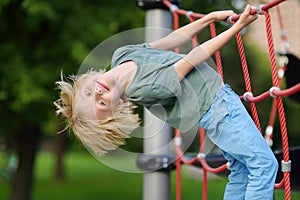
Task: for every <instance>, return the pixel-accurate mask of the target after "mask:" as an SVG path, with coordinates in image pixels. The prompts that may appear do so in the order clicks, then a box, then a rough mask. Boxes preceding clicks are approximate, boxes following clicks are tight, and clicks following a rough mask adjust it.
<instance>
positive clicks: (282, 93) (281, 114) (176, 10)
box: [163, 0, 300, 200]
mask: <svg viewBox="0 0 300 200" xmlns="http://www.w3.org/2000/svg"><path fill="white" fill-rule="evenodd" d="M283 1H285V0H275V1H273V2H271V3H268V4H265V5H263V6H262V7H261V10H262V11H263V13H264V14H265V17H266V30H267V36H268V44H269V54H270V60H271V71H272V80H273V85H274V86H275V87H277V88H278V90H277V89H274V90H272V91H268V92H265V93H262V94H261V95H259V96H257V97H253V95H246V94H245V95H244V96H243V97H241V99H243V100H246V101H250V108H251V111H252V113H253V119H254V122H255V123H256V124H257V126H258V127H259V129H260V125H259V120H258V115H257V111H256V108H255V107H254V106H255V105H254V103H256V102H259V101H262V100H263V99H265V98H267V97H269V96H275V97H276V99H274V102H276V103H277V110H278V114H279V120H280V126H281V133H282V143H283V157H284V162H288V161H289V151H288V149H289V148H288V137H287V129H286V121H285V114H284V108H283V103H282V98H281V96H287V95H291V94H294V93H296V92H299V91H300V84H297V85H295V86H293V87H291V88H289V89H286V90H280V89H279V83H278V77H277V73H276V59H275V53H274V46H273V41H272V40H273V37H272V31H271V23H270V17H269V14H268V12H266V11H267V10H268V9H269V8H272V7H274V6H276V5H278V4H279V3H281V2H283ZM163 3H164V4H165V5H166V6H167V7H169V8H170V9H171V10H172V12H173V17H174V29H178V28H179V16H178V15H179V14H180V15H186V16H188V17H189V19H190V21H191V22H192V21H194V18H201V17H203V16H204V15H203V14H198V13H192V12H189V13H188V11H185V10H182V9H179V8H178V7H177V6H174V5H172V4H171V3H170V2H169V1H168V0H163ZM256 13H257V10H251V14H256ZM239 17H240V15H237V16H234V17H232V18H231V20H232V21H233V22H234V21H237V20H238V19H239ZM210 29H211V35H212V37H215V36H216V31H215V26H214V24H210ZM239 37H240V35H239V34H237V41H238V44H239V51H240V55H241V62H242V66H243V71H244V78H245V84H246V91H247V92H251V84H250V77H249V73H248V68H247V64H246V59H245V55H244V49H243V46H242V40H241V39H239ZM196 42H197V38H196V37H194V38H193V47H195V46H196V45H197V43H196ZM175 51H176V52H178V49H175ZM215 57H216V63H217V70H218V72H219V74H220V76H221V77H222V79H223V72H222V65H221V56H220V53H219V51H218V52H216V54H215ZM244 68H245V69H244ZM251 94H252V93H251ZM275 111H276V110H275ZM201 132H203V131H201V130H200V133H201ZM201 134H203V135H202V136H201V135H200V137H202V138H200V145H201V148H200V154H199V156H198V157H194V158H192V159H189V160H188V159H186V158H185V157H184V153H183V152H182V149H181V144H180V145H178V144H177V145H176V174H177V175H176V199H177V200H180V198H181V191H180V189H181V184H180V176H181V174H180V165H181V162H183V163H184V164H193V163H195V162H197V161H199V162H200V163H201V165H202V167H203V177H204V182H203V199H207V182H206V179H207V175H206V173H207V171H208V172H213V173H218V172H221V171H223V170H224V169H226V165H222V166H220V167H218V168H211V167H210V166H209V165H208V164H207V163H206V160H205V156H203V155H205V154H203V152H204V150H203V149H202V148H204V145H203V143H202V142H201V140H204V132H203V133H201ZM179 137H180V132H179V131H178V130H176V138H178V140H179ZM180 140H181V139H180ZM201 143H202V144H201ZM283 175H284V178H283V180H282V181H281V182H280V183H277V184H275V188H282V187H285V199H286V200H289V199H290V177H289V175H290V173H289V172H284V173H283Z"/></svg>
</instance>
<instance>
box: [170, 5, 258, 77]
mask: <svg viewBox="0 0 300 200" xmlns="http://www.w3.org/2000/svg"><path fill="white" fill-rule="evenodd" d="M250 11H251V6H249V5H248V6H247V7H246V8H245V10H244V12H243V13H242V15H241V16H240V18H239V20H238V21H237V22H236V23H235V24H234V25H233V26H232V27H231V28H229V29H228V30H226V31H224V32H223V33H221V34H219V35H218V36H217V37H215V38H212V39H210V40H208V41H206V42H204V43H203V44H201V45H200V46H198V47H196V48H194V49H193V50H191V51H190V52H189V53H188V54H187V55H186V56H185V57H184V58H183V59H181V60H179V61H178V62H176V63H175V64H174V67H175V70H176V72H177V74H178V77H179V79H180V80H181V79H182V78H183V77H184V76H185V75H186V74H188V73H189V72H190V71H191V70H192V69H193V68H194V66H196V65H198V64H199V63H201V62H203V61H205V60H206V59H207V58H209V57H210V56H211V55H212V54H213V53H214V52H215V51H217V50H218V49H220V48H221V47H222V46H223V45H224V44H226V43H227V42H228V41H229V40H230V39H231V38H232V37H233V36H234V35H235V34H236V33H238V32H239V31H240V30H242V29H243V28H244V27H245V26H247V25H248V24H250V23H251V22H252V21H254V20H255V19H257V17H258V16H257V15H251V14H250Z"/></svg>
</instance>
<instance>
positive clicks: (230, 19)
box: [225, 16, 233, 24]
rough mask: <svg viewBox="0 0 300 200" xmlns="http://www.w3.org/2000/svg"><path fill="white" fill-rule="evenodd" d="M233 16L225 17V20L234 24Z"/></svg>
mask: <svg viewBox="0 0 300 200" xmlns="http://www.w3.org/2000/svg"><path fill="white" fill-rule="evenodd" d="M232 17H233V16H229V17H227V18H226V19H225V21H227V22H228V23H229V24H232Z"/></svg>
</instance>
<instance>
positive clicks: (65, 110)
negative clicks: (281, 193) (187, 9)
mask: <svg viewBox="0 0 300 200" xmlns="http://www.w3.org/2000/svg"><path fill="white" fill-rule="evenodd" d="M250 12H251V6H249V5H248V6H247V7H246V8H245V10H244V12H243V13H242V14H241V16H240V18H239V20H238V21H237V22H236V23H235V24H234V25H233V26H231V27H230V28H229V29H228V30H226V31H224V32H222V33H220V34H219V35H218V36H216V37H214V38H212V39H210V40H208V41H206V42H204V43H203V44H201V45H199V46H198V47H196V48H194V49H193V50H191V51H190V52H189V53H187V54H186V55H183V54H177V53H175V52H173V51H170V50H171V49H173V48H175V47H178V46H181V45H182V44H184V43H186V42H187V41H188V40H189V39H190V38H192V37H194V36H196V35H197V34H198V33H199V32H201V30H202V29H203V28H205V27H206V26H208V25H209V24H210V23H212V22H214V21H223V20H225V19H227V18H228V17H230V16H233V15H235V13H234V12H233V11H216V12H212V13H209V14H207V15H206V16H204V17H203V18H201V19H199V20H197V21H194V22H193V23H190V24H188V25H186V26H184V27H182V28H179V29H177V30H175V31H173V32H172V33H170V34H169V35H167V36H166V37H164V38H162V39H159V40H156V41H153V42H150V43H143V44H136V45H127V46H124V47H121V48H119V49H117V50H116V51H115V53H114V55H113V57H112V61H111V66H112V69H111V70H109V71H95V70H89V71H87V72H86V73H85V74H82V75H79V76H72V77H71V80H72V82H71V83H69V82H67V81H65V80H63V79H62V80H61V81H58V82H57V84H58V86H59V89H60V92H61V93H60V99H59V100H57V101H56V102H55V105H56V108H57V114H62V115H63V116H64V117H65V118H66V119H67V121H68V125H69V127H70V128H72V129H73V132H74V134H75V135H76V136H77V137H78V138H79V139H80V140H81V141H82V143H83V144H84V145H85V146H86V147H87V148H88V149H89V150H90V151H92V152H93V153H94V154H96V155H98V156H102V155H104V154H105V153H106V152H107V151H110V150H113V149H116V148H117V147H118V146H119V145H121V144H123V143H124V140H125V139H126V138H128V136H129V134H130V133H131V132H132V131H133V130H134V129H135V128H137V127H138V126H139V119H138V116H137V115H136V114H134V113H133V111H132V109H133V104H132V103H135V104H139V105H143V106H145V107H146V108H147V109H148V110H150V112H151V113H153V114H154V115H155V116H157V117H158V118H160V119H162V120H164V121H166V122H167V123H168V124H169V125H171V126H172V127H174V128H177V129H179V130H180V131H183V132H186V131H188V130H190V129H191V128H193V127H194V126H195V125H198V126H200V127H203V128H205V129H206V131H207V135H208V137H209V138H210V139H211V141H212V142H214V143H215V144H216V145H217V146H218V147H220V149H221V150H222V152H223V154H224V157H225V158H226V159H227V160H228V161H229V163H230V171H231V174H230V175H229V183H228V184H227V187H226V191H225V195H224V199H251V200H254V199H273V190H274V182H275V177H276V173H277V161H276V159H275V157H274V155H273V153H272V151H271V149H270V148H269V147H268V145H267V144H266V142H265V140H264V139H263V137H262V135H261V133H260V132H259V131H258V129H257V128H256V126H255V124H254V123H253V121H252V119H251V117H250V116H249V115H248V113H247V111H246V109H245V108H244V106H243V104H242V103H241V101H240V99H239V97H238V96H237V95H236V94H235V93H234V92H233V91H232V90H231V88H230V87H229V86H228V85H225V84H224V83H223V82H222V79H221V78H220V76H219V75H218V74H217V73H216V72H215V71H214V70H213V69H211V67H210V66H209V65H208V64H207V63H206V62H205V60H207V59H208V58H209V57H210V56H211V55H212V54H213V53H214V52H216V51H217V50H219V49H220V48H221V47H222V46H223V45H225V44H226V43H227V42H228V41H229V40H230V39H231V38H232V37H233V36H234V35H235V34H236V33H238V32H239V31H241V30H242V29H243V28H244V27H245V26H247V25H248V24H250V23H251V22H253V21H254V20H256V19H257V15H252V14H250Z"/></svg>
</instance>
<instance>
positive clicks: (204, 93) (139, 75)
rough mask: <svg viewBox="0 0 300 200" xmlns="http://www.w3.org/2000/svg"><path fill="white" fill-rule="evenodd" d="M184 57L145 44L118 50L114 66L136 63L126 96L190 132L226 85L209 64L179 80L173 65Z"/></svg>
mask: <svg viewBox="0 0 300 200" xmlns="http://www.w3.org/2000/svg"><path fill="white" fill-rule="evenodd" d="M183 57H184V55H182V54H177V53H175V52H172V51H164V50H159V49H154V48H151V47H150V45H149V44H147V43H144V44H138V45H128V46H124V47H121V48H119V49H117V50H116V51H115V53H114V55H113V57H112V65H111V66H112V67H115V66H117V65H119V64H121V63H123V62H126V61H129V60H131V61H134V62H135V63H136V64H137V71H136V74H135V76H134V78H133V80H132V82H131V84H130V85H129V87H128V88H127V90H126V91H125V96H126V97H128V99H129V101H131V102H134V103H136V104H140V105H144V106H145V107H146V108H147V109H148V110H149V111H150V112H151V113H152V114H154V115H155V116H157V117H158V118H160V119H162V120H164V121H166V122H167V123H168V124H169V125H171V126H172V127H174V128H178V129H179V130H180V131H183V132H186V131H188V130H190V129H191V128H193V127H194V126H195V125H196V124H197V122H198V121H199V120H200V118H201V117H202V116H203V115H204V114H205V113H206V111H207V110H208V109H209V107H210V105H211V103H212V100H213V98H214V96H215V94H216V92H217V91H218V89H219V88H221V86H222V85H223V83H222V80H221V78H220V77H219V75H218V74H217V73H216V72H215V71H214V70H213V69H212V68H211V67H210V66H209V65H208V64H207V63H205V62H203V63H201V64H199V65H197V66H196V67H195V68H194V69H193V70H192V71H191V72H189V73H188V74H187V75H186V77H185V78H184V79H182V80H181V81H179V79H178V76H177V73H176V71H175V68H174V66H173V65H174V63H175V62H176V61H178V60H180V59H181V58H183Z"/></svg>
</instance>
